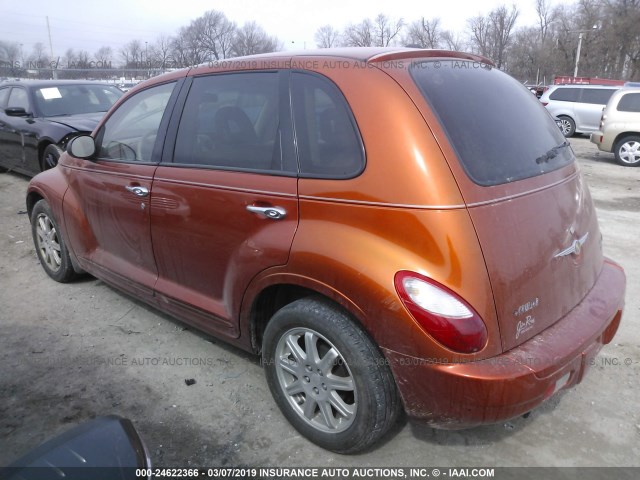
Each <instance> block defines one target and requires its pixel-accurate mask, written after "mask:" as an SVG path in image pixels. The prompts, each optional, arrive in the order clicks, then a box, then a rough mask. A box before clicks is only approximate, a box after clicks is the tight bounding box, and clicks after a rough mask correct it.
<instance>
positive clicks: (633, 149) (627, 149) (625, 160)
mask: <svg viewBox="0 0 640 480" xmlns="http://www.w3.org/2000/svg"><path fill="white" fill-rule="evenodd" d="M613 153H614V155H615V156H616V161H617V162H618V163H619V164H620V165H623V166H625V167H637V166H638V165H640V137H639V136H637V135H629V136H628V137H624V138H621V139H620V140H618V141H617V142H616V146H615V147H614V152H613Z"/></svg>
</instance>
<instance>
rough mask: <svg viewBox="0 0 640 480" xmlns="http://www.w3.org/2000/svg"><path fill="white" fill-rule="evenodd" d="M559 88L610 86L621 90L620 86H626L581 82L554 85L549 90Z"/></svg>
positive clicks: (612, 88)
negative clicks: (582, 83) (585, 83)
mask: <svg viewBox="0 0 640 480" xmlns="http://www.w3.org/2000/svg"><path fill="white" fill-rule="evenodd" d="M552 88H553V89H554V90H556V89H559V88H608V89H611V90H619V89H620V88H624V87H623V86H622V85H594V84H589V85H581V84H579V83H573V84H571V85H552V86H551V87H549V90H551V89H552Z"/></svg>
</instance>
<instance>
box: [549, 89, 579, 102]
mask: <svg viewBox="0 0 640 480" xmlns="http://www.w3.org/2000/svg"><path fill="white" fill-rule="evenodd" d="M579 96H580V89H579V88H558V89H556V90H555V91H553V92H552V93H551V95H549V99H550V100H556V101H558V102H577V101H578V97H579Z"/></svg>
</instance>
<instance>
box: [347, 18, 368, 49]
mask: <svg viewBox="0 0 640 480" xmlns="http://www.w3.org/2000/svg"><path fill="white" fill-rule="evenodd" d="M373 28H374V27H373V22H372V21H371V20H369V19H368V18H365V19H364V20H363V21H362V22H360V23H358V24H357V25H353V24H351V25H349V26H348V27H347V28H345V30H344V33H343V34H342V43H343V45H344V46H345V47H372V46H373V45H374V38H373V37H374V33H373Z"/></svg>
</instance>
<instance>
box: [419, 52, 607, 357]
mask: <svg viewBox="0 0 640 480" xmlns="http://www.w3.org/2000/svg"><path fill="white" fill-rule="evenodd" d="M410 74H411V76H412V78H413V81H414V82H415V85H416V86H417V88H413V87H412V88H407V91H408V93H409V94H410V95H411V96H412V97H414V102H416V105H418V107H419V108H420V109H421V110H422V111H423V115H424V116H425V118H426V119H427V121H428V123H429V124H430V126H431V128H432V131H433V133H434V135H435V136H436V139H437V140H438V142H439V144H440V146H441V148H442V151H443V152H444V154H445V157H446V158H447V159H448V162H449V165H450V168H451V170H452V172H453V174H454V176H455V178H456V181H457V182H458V185H459V186H460V190H461V192H462V195H463V197H464V199H465V203H466V205H467V209H468V211H469V214H470V216H471V219H472V221H473V223H474V226H475V229H476V233H477V236H478V240H479V242H480V245H481V248H482V251H483V253H484V258H485V262H486V266H487V270H488V273H489V278H490V280H491V287H492V289H493V293H494V299H495V305H496V313H497V316H498V322H499V325H500V335H501V339H502V346H503V349H504V350H505V351H506V350H510V349H511V348H513V347H515V346H517V345H519V344H521V343H523V342H524V341H526V340H528V339H530V338H531V337H533V336H534V335H536V334H538V333H539V332H541V331H542V330H544V329H546V328H547V327H549V326H551V325H552V324H554V323H555V322H557V321H558V320H559V319H561V318H562V317H563V316H564V315H566V314H567V313H568V312H569V311H570V310H571V309H572V308H574V307H575V306H576V305H577V304H578V303H579V302H580V301H581V300H582V299H583V298H584V297H585V295H586V294H587V293H588V292H589V290H590V289H591V288H592V286H593V285H594V284H595V281H596V278H597V276H598V274H599V272H600V270H601V268H602V263H603V257H602V249H601V236H600V232H599V230H598V224H597V219H596V214H595V210H594V207H593V203H592V201H591V197H590V194H589V190H588V188H587V186H586V184H585V183H584V181H583V179H582V177H581V175H580V172H579V171H578V167H577V164H576V161H575V157H574V154H573V151H572V150H571V147H570V145H569V144H568V143H567V141H566V139H565V138H564V137H563V136H562V134H561V133H560V131H559V129H558V127H557V126H556V124H555V122H554V121H553V119H552V118H551V117H550V116H549V114H548V113H547V112H546V110H545V109H544V107H543V106H542V105H541V104H540V102H539V101H538V100H537V99H536V97H535V96H534V95H532V94H531V92H529V91H528V90H527V89H526V88H525V87H523V86H522V85H520V84H519V83H518V82H517V81H516V80H514V79H513V78H511V77H510V76H508V75H506V74H504V73H503V72H501V71H499V70H498V69H496V68H493V67H492V66H490V65H487V64H483V63H479V62H471V61H468V60H452V59H433V60H426V61H417V62H414V63H413V65H412V67H411V68H410Z"/></svg>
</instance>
